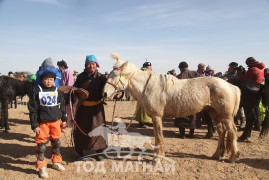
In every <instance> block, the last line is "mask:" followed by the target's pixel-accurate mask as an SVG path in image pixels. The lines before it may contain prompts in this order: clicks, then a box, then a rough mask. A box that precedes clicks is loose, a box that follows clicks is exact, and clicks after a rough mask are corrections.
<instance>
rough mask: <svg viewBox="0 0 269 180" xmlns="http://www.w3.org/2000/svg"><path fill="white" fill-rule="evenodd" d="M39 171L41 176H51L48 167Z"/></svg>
mask: <svg viewBox="0 0 269 180" xmlns="http://www.w3.org/2000/svg"><path fill="white" fill-rule="evenodd" d="M38 173H39V177H40V178H43V179H46V178H48V177H49V174H48V172H47V167H43V168H41V169H39V172H38Z"/></svg>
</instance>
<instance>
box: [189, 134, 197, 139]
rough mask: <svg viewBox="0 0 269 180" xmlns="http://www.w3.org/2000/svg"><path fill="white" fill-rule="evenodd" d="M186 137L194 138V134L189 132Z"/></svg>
mask: <svg viewBox="0 0 269 180" xmlns="http://www.w3.org/2000/svg"><path fill="white" fill-rule="evenodd" d="M187 137H188V138H190V139H194V138H196V137H195V136H194V134H189V135H188V136H187Z"/></svg>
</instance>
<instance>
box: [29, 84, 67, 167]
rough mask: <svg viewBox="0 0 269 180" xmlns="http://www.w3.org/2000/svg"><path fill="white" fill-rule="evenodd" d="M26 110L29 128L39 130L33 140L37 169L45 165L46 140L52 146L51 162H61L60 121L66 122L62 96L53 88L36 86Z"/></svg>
mask: <svg viewBox="0 0 269 180" xmlns="http://www.w3.org/2000/svg"><path fill="white" fill-rule="evenodd" d="M28 109H29V111H30V121H31V128H32V129H33V130H34V129H36V128H37V127H39V128H40V133H39V134H36V138H35V142H36V143H37V146H36V156H37V162H36V166H37V168H39V169H40V168H43V167H45V166H46V165H47V162H46V158H45V157H44V152H45V150H46V143H47V141H48V138H49V139H50V141H51V145H52V162H53V163H59V162H61V161H62V156H61V154H60V145H61V142H60V138H61V120H62V121H63V122H65V121H66V120H67V115H66V110H65V101H64V96H63V94H62V93H61V92H60V91H59V90H58V89H57V88H56V87H55V86H52V87H46V86H44V85H38V86H37V87H35V88H34V90H33V94H32V95H31V96H30V100H29V102H28Z"/></svg>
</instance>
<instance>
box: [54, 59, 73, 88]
mask: <svg viewBox="0 0 269 180" xmlns="http://www.w3.org/2000/svg"><path fill="white" fill-rule="evenodd" d="M57 66H58V67H59V70H60V71H61V73H62V79H61V83H60V86H73V84H74V76H73V74H72V72H71V71H70V70H69V69H68V66H67V64H66V62H65V61H64V60H61V61H58V62H57Z"/></svg>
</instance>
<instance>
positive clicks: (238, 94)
mask: <svg viewBox="0 0 269 180" xmlns="http://www.w3.org/2000/svg"><path fill="white" fill-rule="evenodd" d="M234 96H235V101H234V109H233V117H235V116H236V114H237V112H238V110H239V105H240V97H241V91H240V89H239V88H238V87H237V86H235V94H234Z"/></svg>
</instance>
